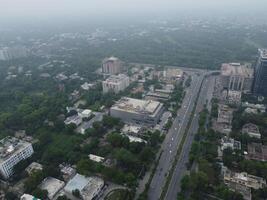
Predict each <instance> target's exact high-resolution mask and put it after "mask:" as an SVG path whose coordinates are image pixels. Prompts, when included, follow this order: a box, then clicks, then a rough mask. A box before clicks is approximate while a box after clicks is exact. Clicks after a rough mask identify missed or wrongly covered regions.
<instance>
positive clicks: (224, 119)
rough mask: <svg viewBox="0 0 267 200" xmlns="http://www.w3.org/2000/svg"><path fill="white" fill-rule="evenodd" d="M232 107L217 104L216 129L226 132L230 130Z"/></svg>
mask: <svg viewBox="0 0 267 200" xmlns="http://www.w3.org/2000/svg"><path fill="white" fill-rule="evenodd" d="M233 111H234V110H233V109H232V108H230V107H229V106H227V105H224V104H219V108H218V118H217V121H216V128H215V129H216V130H217V131H219V132H222V133H225V134H228V133H230V132H231V130H232V119H233Z"/></svg>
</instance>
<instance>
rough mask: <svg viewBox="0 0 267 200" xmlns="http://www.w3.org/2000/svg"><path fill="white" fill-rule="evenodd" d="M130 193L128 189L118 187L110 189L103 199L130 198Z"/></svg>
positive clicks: (128, 199) (120, 199) (121, 199)
mask: <svg viewBox="0 0 267 200" xmlns="http://www.w3.org/2000/svg"><path fill="white" fill-rule="evenodd" d="M131 199H132V198H131V195H130V193H129V191H128V190H123V189H118V190H114V191H112V192H111V193H110V194H109V195H108V196H107V197H106V198H105V200H131Z"/></svg>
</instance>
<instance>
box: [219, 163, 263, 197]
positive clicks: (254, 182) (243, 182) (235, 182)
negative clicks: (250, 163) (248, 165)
mask: <svg viewBox="0 0 267 200" xmlns="http://www.w3.org/2000/svg"><path fill="white" fill-rule="evenodd" d="M222 175H223V181H224V183H225V184H226V185H227V186H228V187H229V188H230V189H232V190H234V191H237V192H240V193H241V194H242V195H243V197H244V199H251V194H249V192H247V191H250V189H255V190H258V189H261V188H264V187H265V186H266V181H265V180H264V179H263V178H261V177H257V176H253V175H250V174H247V173H246V172H241V173H236V172H232V171H231V170H229V169H228V168H227V167H224V166H223V167H222ZM239 188H240V189H241V188H242V190H240V189H239ZM245 191H246V192H245Z"/></svg>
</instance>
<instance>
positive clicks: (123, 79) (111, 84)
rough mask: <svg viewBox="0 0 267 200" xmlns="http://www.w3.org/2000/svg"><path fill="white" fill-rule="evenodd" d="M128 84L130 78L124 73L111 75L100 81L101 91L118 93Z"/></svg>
mask: <svg viewBox="0 0 267 200" xmlns="http://www.w3.org/2000/svg"><path fill="white" fill-rule="evenodd" d="M129 85H130V79H129V77H128V76H126V75H124V74H119V75H112V76H110V77H109V78H107V79H106V80H105V81H102V87H103V92H104V93H107V92H114V93H116V94H117V93H119V92H121V91H123V90H125V89H126V88H127V87H128V86H129Z"/></svg>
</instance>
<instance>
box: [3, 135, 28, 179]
mask: <svg viewBox="0 0 267 200" xmlns="http://www.w3.org/2000/svg"><path fill="white" fill-rule="evenodd" d="M32 154H33V148H32V144H31V143H29V142H25V141H22V140H19V139H17V138H14V137H6V138H4V139H2V140H0V174H1V175H2V176H3V178H5V179H8V178H9V177H10V176H11V175H12V174H13V168H14V166H15V165H16V164H17V163H19V162H20V161H22V160H24V159H27V158H28V157H30V156H31V155H32Z"/></svg>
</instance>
